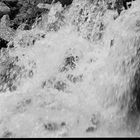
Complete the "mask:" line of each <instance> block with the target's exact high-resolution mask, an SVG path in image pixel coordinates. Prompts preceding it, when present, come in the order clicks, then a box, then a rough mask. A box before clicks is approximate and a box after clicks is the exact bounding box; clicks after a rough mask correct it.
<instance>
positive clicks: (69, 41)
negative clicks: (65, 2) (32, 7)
mask: <svg viewBox="0 0 140 140" xmlns="http://www.w3.org/2000/svg"><path fill="white" fill-rule="evenodd" d="M90 2H91V1H89V0H87V1H85V0H75V1H74V2H73V4H72V6H71V7H69V9H68V10H66V11H64V12H62V10H63V9H61V7H60V6H59V4H54V6H52V9H51V10H50V13H49V14H48V16H47V17H46V16H45V15H44V16H43V20H44V21H43V22H41V23H40V24H39V25H38V26H37V25H36V26H35V28H33V29H32V30H29V31H18V32H17V34H16V36H15V38H14V40H13V42H10V43H9V46H10V45H11V44H13V46H14V47H8V48H7V49H2V50H1V54H0V137H20V138H25V137H88V136H89V137H108V136H117V137H119V136H129V137H131V136H139V131H140V128H139V125H140V123H139V111H140V103H139V102H140V96H139V93H140V92H139V91H140V90H139V81H140V78H139V77H140V73H139V71H140V70H139V68H140V56H139V55H140V52H139V51H140V9H139V7H140V2H139V0H137V1H135V2H133V5H132V7H131V8H130V9H128V10H126V11H125V10H124V11H123V12H122V13H121V15H119V16H118V15H117V14H116V12H115V11H113V10H106V8H105V7H102V5H101V7H99V8H97V7H96V6H95V5H94V4H93V5H92V6H91V4H90ZM80 6H81V7H80ZM80 8H81V9H83V11H82V10H81V9H80ZM55 10H58V12H55ZM80 11H81V13H80ZM59 12H60V13H63V14H64V16H65V17H64V18H65V19H63V20H62V18H63V16H62V15H61V14H59ZM56 13H57V15H59V18H57V19H55V18H56V17H55V14H56ZM86 16H87V17H86ZM54 17H55V18H54ZM60 17H61V18H60ZM46 20H47V23H46V22H45V21H46ZM56 21H57V22H56ZM52 26H55V27H56V28H55V30H53V31H52V30H51V29H52ZM99 26H100V27H99ZM101 28H102V29H101ZM53 29H54V28H53ZM50 30H51V31H50Z"/></svg>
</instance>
